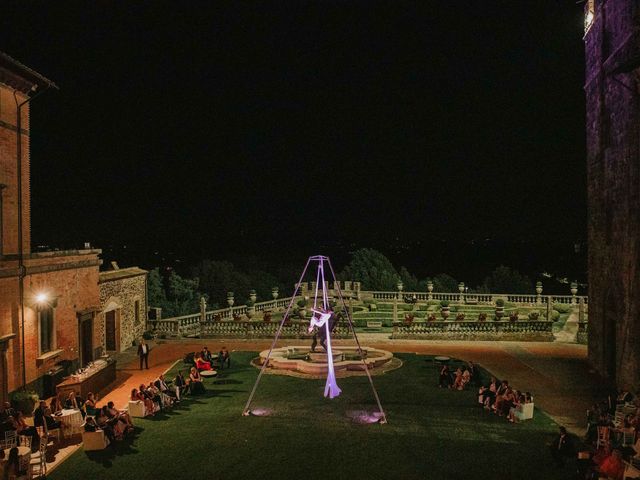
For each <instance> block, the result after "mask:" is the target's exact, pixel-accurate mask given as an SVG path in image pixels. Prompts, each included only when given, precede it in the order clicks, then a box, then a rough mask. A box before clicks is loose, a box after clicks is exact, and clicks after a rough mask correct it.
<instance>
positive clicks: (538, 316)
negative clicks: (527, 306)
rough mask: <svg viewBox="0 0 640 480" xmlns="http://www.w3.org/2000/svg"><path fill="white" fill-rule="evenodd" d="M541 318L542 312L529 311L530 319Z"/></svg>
mask: <svg viewBox="0 0 640 480" xmlns="http://www.w3.org/2000/svg"><path fill="white" fill-rule="evenodd" d="M539 318H540V312H538V311H537V310H534V311H533V312H529V320H538V319H539Z"/></svg>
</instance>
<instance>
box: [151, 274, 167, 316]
mask: <svg viewBox="0 0 640 480" xmlns="http://www.w3.org/2000/svg"><path fill="white" fill-rule="evenodd" d="M147 295H148V301H149V306H151V307H160V308H164V306H165V305H166V303H167V295H166V294H165V293H164V286H163V285H162V277H161V276H160V270H159V269H158V268H154V269H153V270H151V271H150V272H149V275H148V276H147Z"/></svg>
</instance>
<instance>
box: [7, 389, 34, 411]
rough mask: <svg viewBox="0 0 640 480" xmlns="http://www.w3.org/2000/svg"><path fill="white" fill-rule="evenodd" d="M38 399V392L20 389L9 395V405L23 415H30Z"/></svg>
mask: <svg viewBox="0 0 640 480" xmlns="http://www.w3.org/2000/svg"><path fill="white" fill-rule="evenodd" d="M38 401H39V397H38V394H37V393H36V392H32V391H30V390H26V391H23V390H20V391H17V392H15V393H14V394H13V395H11V406H12V407H13V408H15V409H16V410H19V411H21V412H22V413H24V414H25V416H31V415H32V414H33V410H34V408H35V407H36V404H37V403H38Z"/></svg>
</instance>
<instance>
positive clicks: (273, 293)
mask: <svg viewBox="0 0 640 480" xmlns="http://www.w3.org/2000/svg"><path fill="white" fill-rule="evenodd" d="M279 294H280V290H279V289H278V287H272V288H271V296H272V297H273V299H274V300H277V299H278V295H279Z"/></svg>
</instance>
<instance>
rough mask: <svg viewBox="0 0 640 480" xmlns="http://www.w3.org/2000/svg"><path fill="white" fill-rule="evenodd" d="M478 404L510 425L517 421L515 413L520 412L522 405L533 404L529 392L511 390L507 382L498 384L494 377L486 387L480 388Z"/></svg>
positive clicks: (503, 381)
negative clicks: (507, 421) (504, 418)
mask: <svg viewBox="0 0 640 480" xmlns="http://www.w3.org/2000/svg"><path fill="white" fill-rule="evenodd" d="M478 403H479V404H480V405H482V406H483V407H484V408H485V409H486V410H489V411H492V412H493V413H495V414H496V415H499V416H501V417H506V418H507V420H509V421H510V422H511V423H516V422H517V421H518V416H517V415H516V412H518V410H519V409H520V410H521V409H522V406H523V405H526V404H527V403H533V396H532V395H531V393H529V392H523V391H520V390H516V389H514V388H512V387H511V386H510V385H509V381H508V380H502V381H501V382H498V380H497V379H496V377H491V380H490V381H489V384H488V385H481V386H480V388H479V390H478Z"/></svg>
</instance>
